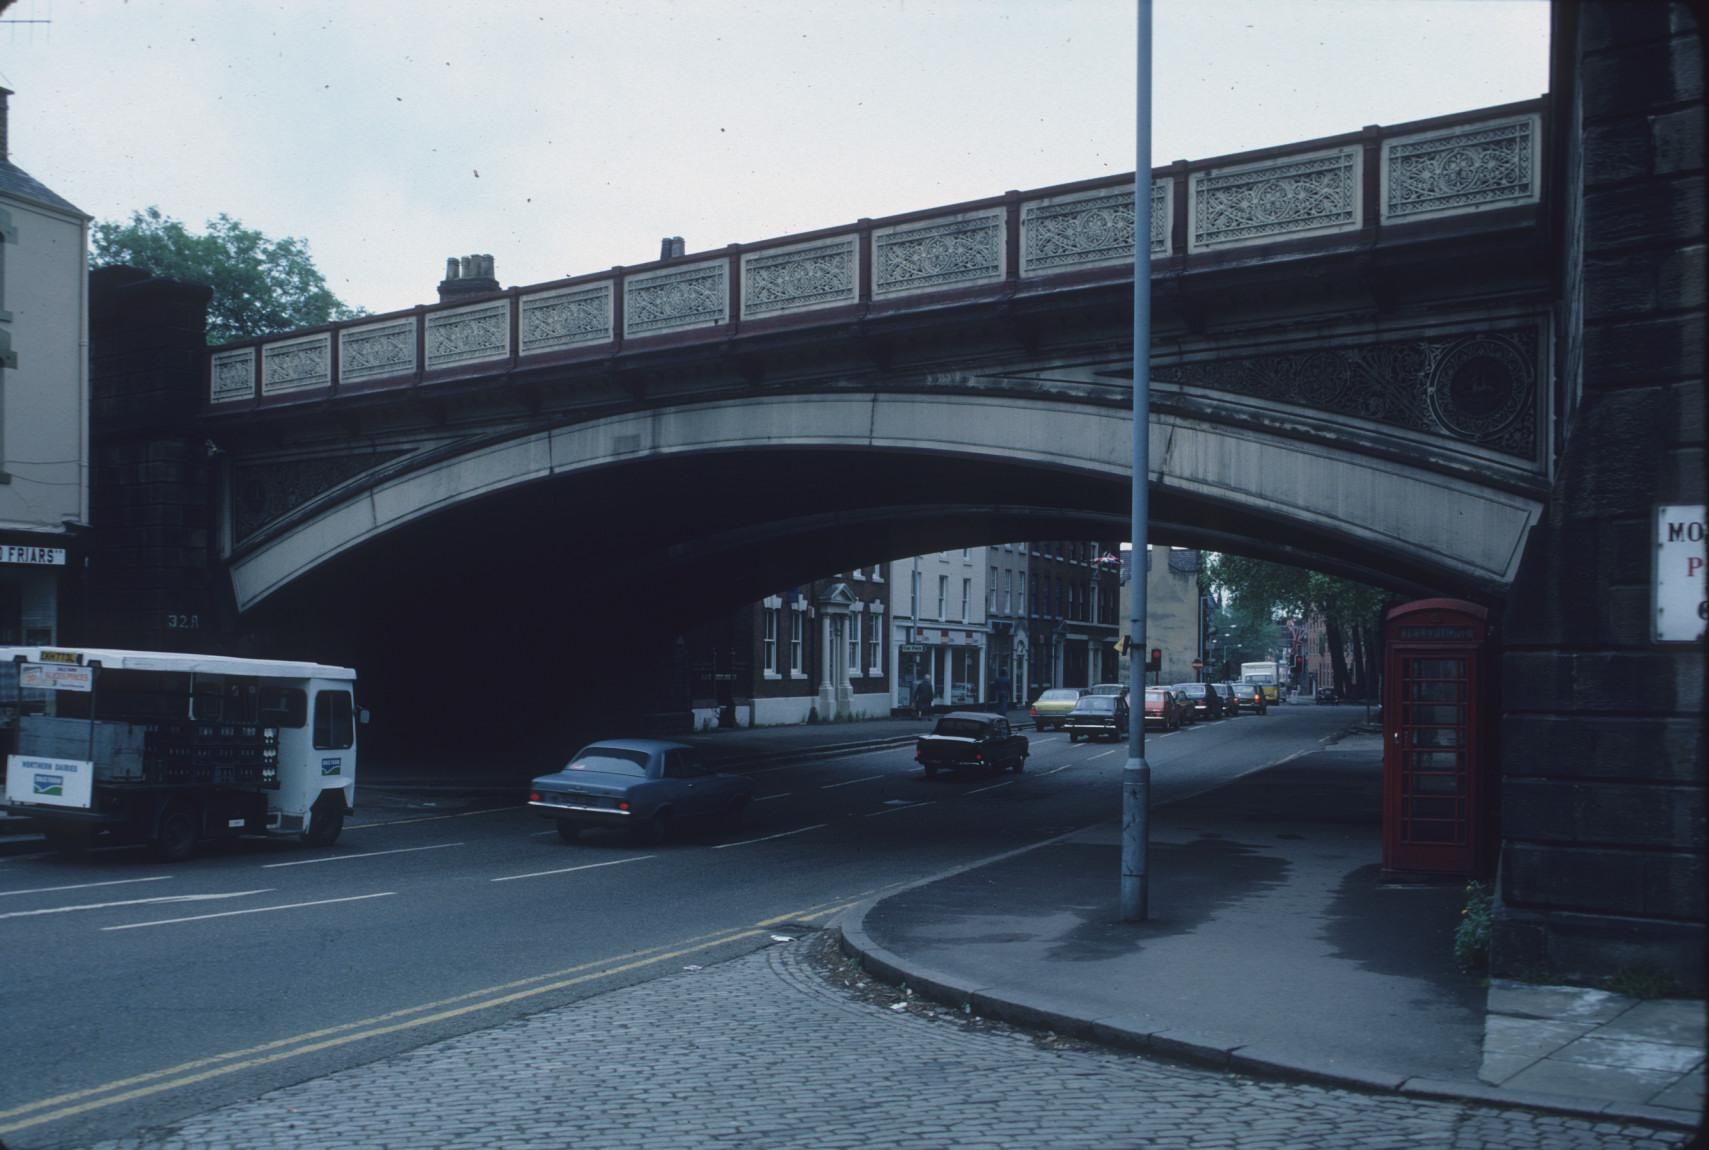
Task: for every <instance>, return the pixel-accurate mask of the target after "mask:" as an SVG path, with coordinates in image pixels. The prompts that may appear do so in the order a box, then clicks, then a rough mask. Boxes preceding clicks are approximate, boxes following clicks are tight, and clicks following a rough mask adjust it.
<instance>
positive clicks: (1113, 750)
mask: <svg viewBox="0 0 1709 1150" xmlns="http://www.w3.org/2000/svg"><path fill="white" fill-rule="evenodd" d="M1123 749H1124V748H1122V747H1111V748H1110V749H1109V750H1107V751H1100V752H1099V753H1098V754H1095V755H1088V756H1086V761H1087V762H1088V763H1089V762H1091V761H1092V760H1093V759H1102V758H1105V757H1107V756H1109V755H1113V754H1115V753H1116V752H1117V751H1119V750H1123Z"/></svg>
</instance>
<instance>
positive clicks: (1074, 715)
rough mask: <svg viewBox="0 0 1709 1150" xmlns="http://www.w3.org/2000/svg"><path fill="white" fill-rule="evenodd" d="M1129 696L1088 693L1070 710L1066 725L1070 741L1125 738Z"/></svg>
mask: <svg viewBox="0 0 1709 1150" xmlns="http://www.w3.org/2000/svg"><path fill="white" fill-rule="evenodd" d="M1127 724H1128V713H1127V698H1126V697H1125V696H1123V695H1087V696H1086V697H1085V698H1083V699H1081V700H1080V701H1079V702H1078V703H1075V704H1074V709H1073V710H1072V711H1070V712H1068V718H1067V720H1066V721H1065V722H1064V724H1063V725H1064V726H1066V727H1067V728H1068V741H1069V742H1071V743H1078V742H1079V741H1080V740H1081V739H1105V738H1108V739H1124V738H1126V737H1127Z"/></svg>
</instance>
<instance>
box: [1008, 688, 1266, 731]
mask: <svg viewBox="0 0 1709 1150" xmlns="http://www.w3.org/2000/svg"><path fill="white" fill-rule="evenodd" d="M1127 696H1128V687H1127V684H1126V683H1095V684H1093V685H1092V686H1090V687H1053V688H1051V689H1050V690H1047V691H1045V692H1044V693H1042V694H1041V695H1039V697H1038V698H1037V699H1036V700H1034V702H1033V704H1032V706H1031V707H1030V708H1029V713H1030V714H1031V716H1032V719H1033V725H1034V726H1035V727H1036V728H1037V729H1038V730H1040V731H1048V730H1051V729H1052V728H1055V729H1057V730H1065V731H1067V732H1068V740H1069V742H1075V743H1077V742H1079V741H1080V740H1081V739H1083V738H1086V739H1095V738H1116V739H1121V738H1126V737H1127V732H1128V721H1129V720H1128V715H1129V707H1128V701H1127ZM1268 709H1269V701H1268V700H1267V699H1266V698H1265V697H1264V690H1263V688H1262V687H1259V686H1257V685H1255V684H1252V683H1175V684H1173V685H1172V686H1160V687H1147V688H1146V689H1145V720H1144V721H1145V725H1146V726H1147V727H1148V728H1156V729H1158V730H1163V731H1173V730H1177V729H1179V728H1180V727H1183V726H1185V725H1186V724H1188V723H1194V722H1198V721H1199V720H1201V719H1222V718H1233V717H1234V716H1235V715H1238V714H1240V713H1241V712H1243V711H1244V712H1250V713H1253V714H1258V715H1262V714H1264V713H1265V712H1266V711H1267V710H1268Z"/></svg>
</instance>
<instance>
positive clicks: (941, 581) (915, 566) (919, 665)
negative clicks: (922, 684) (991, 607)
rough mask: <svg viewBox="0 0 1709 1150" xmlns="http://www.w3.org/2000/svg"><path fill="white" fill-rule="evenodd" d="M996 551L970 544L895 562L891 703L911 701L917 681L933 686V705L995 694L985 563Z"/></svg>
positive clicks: (892, 567)
mask: <svg viewBox="0 0 1709 1150" xmlns="http://www.w3.org/2000/svg"><path fill="white" fill-rule="evenodd" d="M991 551H992V549H991V548H988V547H965V548H961V549H958V550H950V551H934V552H932V553H931V554H929V555H915V556H911V557H909V558H907V559H897V560H894V561H892V562H891V563H890V564H889V565H888V566H889V571H890V575H889V578H890V635H891V651H892V664H891V665H892V666H894V667H895V668H896V673H895V675H894V677H893V678H892V679H891V683H890V686H891V700H892V706H893V707H895V708H898V709H900V708H906V707H910V706H912V699H913V691H914V685H915V684H916V683H918V682H919V681H920V680H921V679H929V680H931V683H932V688H933V698H934V705H936V706H943V707H965V706H974V705H976V704H981V703H985V702H987V701H988V700H989V699H990V684H991V683H992V681H993V680H994V679H995V678H996V671H995V670H994V669H992V668H991V667H990V666H989V665H988V657H989V647H988V639H989V637H990V628H989V626H988V623H987V618H986V600H987V597H988V595H987V583H988V575H987V563H988V560H989V558H990V554H991Z"/></svg>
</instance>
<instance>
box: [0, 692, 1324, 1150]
mask: <svg viewBox="0 0 1709 1150" xmlns="http://www.w3.org/2000/svg"><path fill="white" fill-rule="evenodd" d="M1356 717H1358V713H1356V712H1354V711H1352V710H1351V709H1349V708H1312V707H1284V708H1277V709H1274V710H1272V711H1271V712H1270V713H1269V714H1268V715H1266V716H1263V717H1256V716H1242V717H1240V718H1238V719H1233V720H1224V721H1222V722H1219V723H1212V724H1201V725H1199V726H1197V727H1191V728H1187V729H1185V730H1183V731H1181V732H1178V733H1171V734H1169V735H1164V736H1158V735H1155V734H1154V735H1152V736H1151V737H1150V738H1149V739H1148V740H1147V758H1148V760H1149V761H1150V763H1151V765H1152V767H1153V771H1154V781H1153V794H1154V801H1155V802H1157V803H1159V804H1161V803H1166V802H1168V801H1171V800H1173V799H1178V798H1181V797H1184V796H1186V795H1188V794H1192V793H1197V792H1199V791H1202V790H1204V789H1207V788H1209V787H1213V786H1216V785H1218V784H1219V783H1220V782H1223V781H1226V780H1228V779H1230V778H1233V777H1236V776H1238V775H1240V774H1243V773H1245V772H1247V771H1251V770H1255V769H1259V768H1262V767H1264V766H1266V765H1269V764H1271V763H1274V762H1277V761H1280V760H1282V759H1285V758H1287V757H1289V756H1290V755H1293V754H1295V753H1299V752H1302V751H1304V750H1306V749H1309V748H1311V747H1315V746H1316V745H1318V743H1319V740H1320V739H1322V738H1324V737H1326V736H1328V735H1330V734H1331V733H1333V732H1335V731H1338V730H1340V729H1342V728H1344V727H1345V726H1346V725H1347V724H1348V723H1349V722H1350V721H1352V720H1353V719H1355V718H1356ZM828 730H832V731H835V730H836V729H835V728H828ZM828 737H829V736H828ZM838 737H840V738H846V737H847V734H846V732H842V733H840V734H839V735H838ZM1124 760H1125V749H1124V746H1123V745H1119V744H1118V745H1112V744H1107V743H1106V744H1078V745H1071V744H1070V743H1069V741H1068V739H1067V737H1066V736H1064V735H1061V734H1050V735H1037V734H1035V735H1034V736H1033V754H1032V758H1031V759H1030V761H1029V763H1028V769H1027V771H1026V772H1025V773H1024V774H1022V775H1020V776H1015V775H987V776H980V777H974V776H966V777H957V778H954V779H949V780H944V779H939V780H935V781H932V782H929V783H928V782H927V781H926V780H925V779H924V777H923V775H922V773H921V772H920V770H919V769H918V768H917V767H916V766H915V765H914V763H913V761H912V751H911V749H907V748H897V749H890V750H884V751H875V752H868V753H864V754H850V755H847V756H843V757H838V758H831V759H821V760H815V761H807V762H800V763H795V764H785V765H777V766H770V767H765V768H762V769H759V770H756V771H755V772H754V777H755V780H756V783H757V784H758V786H757V791H756V801H755V803H754V805H753V808H752V810H751V812H750V817H749V819H748V820H747V822H746V824H745V826H744V827H743V828H742V829H741V830H740V831H739V832H737V833H734V834H727V833H722V832H719V831H716V830H711V829H709V830H708V831H706V832H703V833H698V834H689V835H686V836H684V837H682V838H680V839H678V840H676V841H672V842H669V843H665V844H662V845H659V846H648V847H644V848H637V847H635V846H633V845H631V844H630V843H628V842H627V841H625V840H624V839H622V838H621V837H617V836H601V835H596V834H587V835H584V836H583V838H582V841H581V842H579V843H577V844H575V845H567V844H564V843H561V842H560V841H559V840H558V839H557V837H556V833H555V831H554V830H553V828H552V826H551V824H550V823H548V822H546V821H544V820H542V819H539V818H537V817H534V816H532V815H531V814H530V813H529V812H528V811H526V810H524V809H519V808H516V807H514V806H508V805H507V806H502V807H496V808H495V807H476V808H475V809H469V810H459V811H455V812H450V813H422V814H411V813H409V812H407V811H403V810H401V809H399V808H398V807H397V806H395V805H394V806H392V807H390V808H389V809H388V810H387V813H386V814H385V816H384V817H381V818H378V819H372V821H366V822H355V823H352V824H351V825H350V826H349V827H348V828H347V831H346V834H345V837H344V838H343V839H341V840H340V842H339V843H338V844H337V846H336V847H333V848H329V849H320V850H313V849H304V848H300V847H295V846H290V845H286V844H276V843H271V842H263V841H254V842H243V843H240V844H237V845H236V846H234V847H231V848H228V849H225V850H223V851H220V852H218V853H214V854H210V855H205V856H203V857H200V858H198V859H195V860H192V861H191V862H189V863H186V864H181V865H177V866H163V865H161V864H159V863H157V862H155V861H153V860H151V859H150V858H149V857H148V856H147V855H146V853H144V852H142V851H140V850H134V849H113V850H108V851H100V852H95V853H93V854H91V855H88V856H85V857H83V858H64V857H58V856H28V855H26V856H19V857H13V858H9V859H3V860H0V962H3V963H4V971H5V976H4V981H5V985H6V988H7V993H6V996H5V1006H4V1011H5V1025H4V1026H3V1027H0V1066H4V1067H6V1073H5V1074H4V1075H0V1140H4V1143H5V1145H7V1146H9V1147H13V1148H20V1147H21V1148H32V1150H33V1148H37V1147H41V1148H46V1147H59V1146H70V1145H83V1144H87V1143H89V1142H92V1141H96V1140H99V1139H102V1138H114V1137H119V1136H122V1135H124V1134H126V1133H128V1132H130V1131H132V1130H135V1129H138V1128H140V1127H144V1126H156V1125H160V1124H164V1123H169V1122H172V1121H175V1120H177V1119H179V1118H182V1117H184V1116H187V1115H190V1114H195V1113H200V1112H202V1111H206V1110H209V1109H212V1108H214V1107H217V1106H220V1105H224V1104H227V1103H229V1102H232V1101H235V1100H239V1099H244V1098H251V1097H254V1096H256V1095H258V1094H260V1093H262V1092H264V1091H267V1090H270V1089H273V1088H275V1087H278V1086H281V1085H286V1084H289V1083H294V1082H299V1081H303V1080H305V1079H309V1078H316V1077H319V1076H321V1075H325V1074H327V1073H330V1072H332V1071H335V1070H338V1069H342V1068H345V1067H349V1066H353V1065H357V1064H362V1063H366V1062H370V1061H372V1060H375V1059H378V1058H382V1057H385V1056H387V1055H390V1054H394V1053H397V1052H400V1051H403V1050H407V1049H411V1048H414V1047H417V1046H420V1045H422V1044H424V1043H428V1042H432V1041H436V1040H438V1039H442V1038H446V1037H449V1036H452V1035H455V1034H460V1033H465V1032H469V1031H474V1030H480V1029H483V1028H487V1027H491V1026H494V1025H497V1024H499V1023H502V1022H505V1021H508V1020H511V1019H515V1018H518V1017H520V1016H523V1015H528V1014H532V1013H534V1012H537V1011H540V1010H543V1009H546V1008H550V1007H555V1006H561V1005H564V1004H566V1003H570V1002H574V1001H576V1000H580V999H586V998H589V997H591V996H596V995H601V994H605V993H607V992H609V991H612V990H614V989H616V988H618V987H622V986H627V985H632V984H635V983H639V982H644V981H648V980H651V979H655V978H658V977H660V976H663V975H667V974H674V973H677V972H680V971H681V970H682V969H683V968H684V967H693V966H702V967H703V966H707V965H710V964H712V963H715V962H718V961H720V960H722V959H725V958H729V957H732V956H735V955H738V954H741V953H745V952H748V951H752V950H756V949H759V948H761V947H763V946H765V945H766V944H767V943H768V942H769V941H770V939H771V936H772V935H774V934H776V933H778V932H779V931H785V932H787V930H788V929H789V928H790V926H791V925H792V924H797V923H799V924H803V925H817V924H821V923H823V922H824V921H825V920H827V919H828V918H830V917H831V916H833V915H834V914H835V913H837V912H838V911H839V910H841V909H843V908H844V907H847V906H848V905H850V904H852V903H854V902H856V901H858V900H860V899H862V898H865V897H868V896H870V895H872V894H874V893H877V892H880V891H883V890H886V889H890V888H894V887H897V886H900V885H903V884H906V883H909V882H912V881H915V880H917V879H920V878H923V877H926V876H928V875H932V874H936V873H939V872H942V871H945V870H948V869H950V868H953V867H957V866H961V865H965V864H967V863H971V862H974V861H977V860H981V859H986V858H990V857H993V856H995V855H998V854H1001V853H1004V852H1006V851H1010V850H1014V849H1017V848H1021V847H1025V846H1028V845H1031V844H1034V843H1037V842H1040V841H1043V840H1045V839H1049V838H1052V837H1055V836H1057V835H1060V834H1063V833H1066V832H1068V831H1071V830H1075V829H1078V828H1080V827H1084V826H1087V825H1091V824H1093V823H1097V822H1101V821H1104V820H1107V819H1110V818H1114V817H1116V816H1117V814H1118V813H1119V809H1120V806H1119V804H1120V778H1121V771H1122V766H1123V762H1124ZM359 802H360V799H359ZM1118 880H1119V876H1117V875H1113V874H1112V875H1111V882H1112V884H1114V883H1116V882H1117V881H1118Z"/></svg>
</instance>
